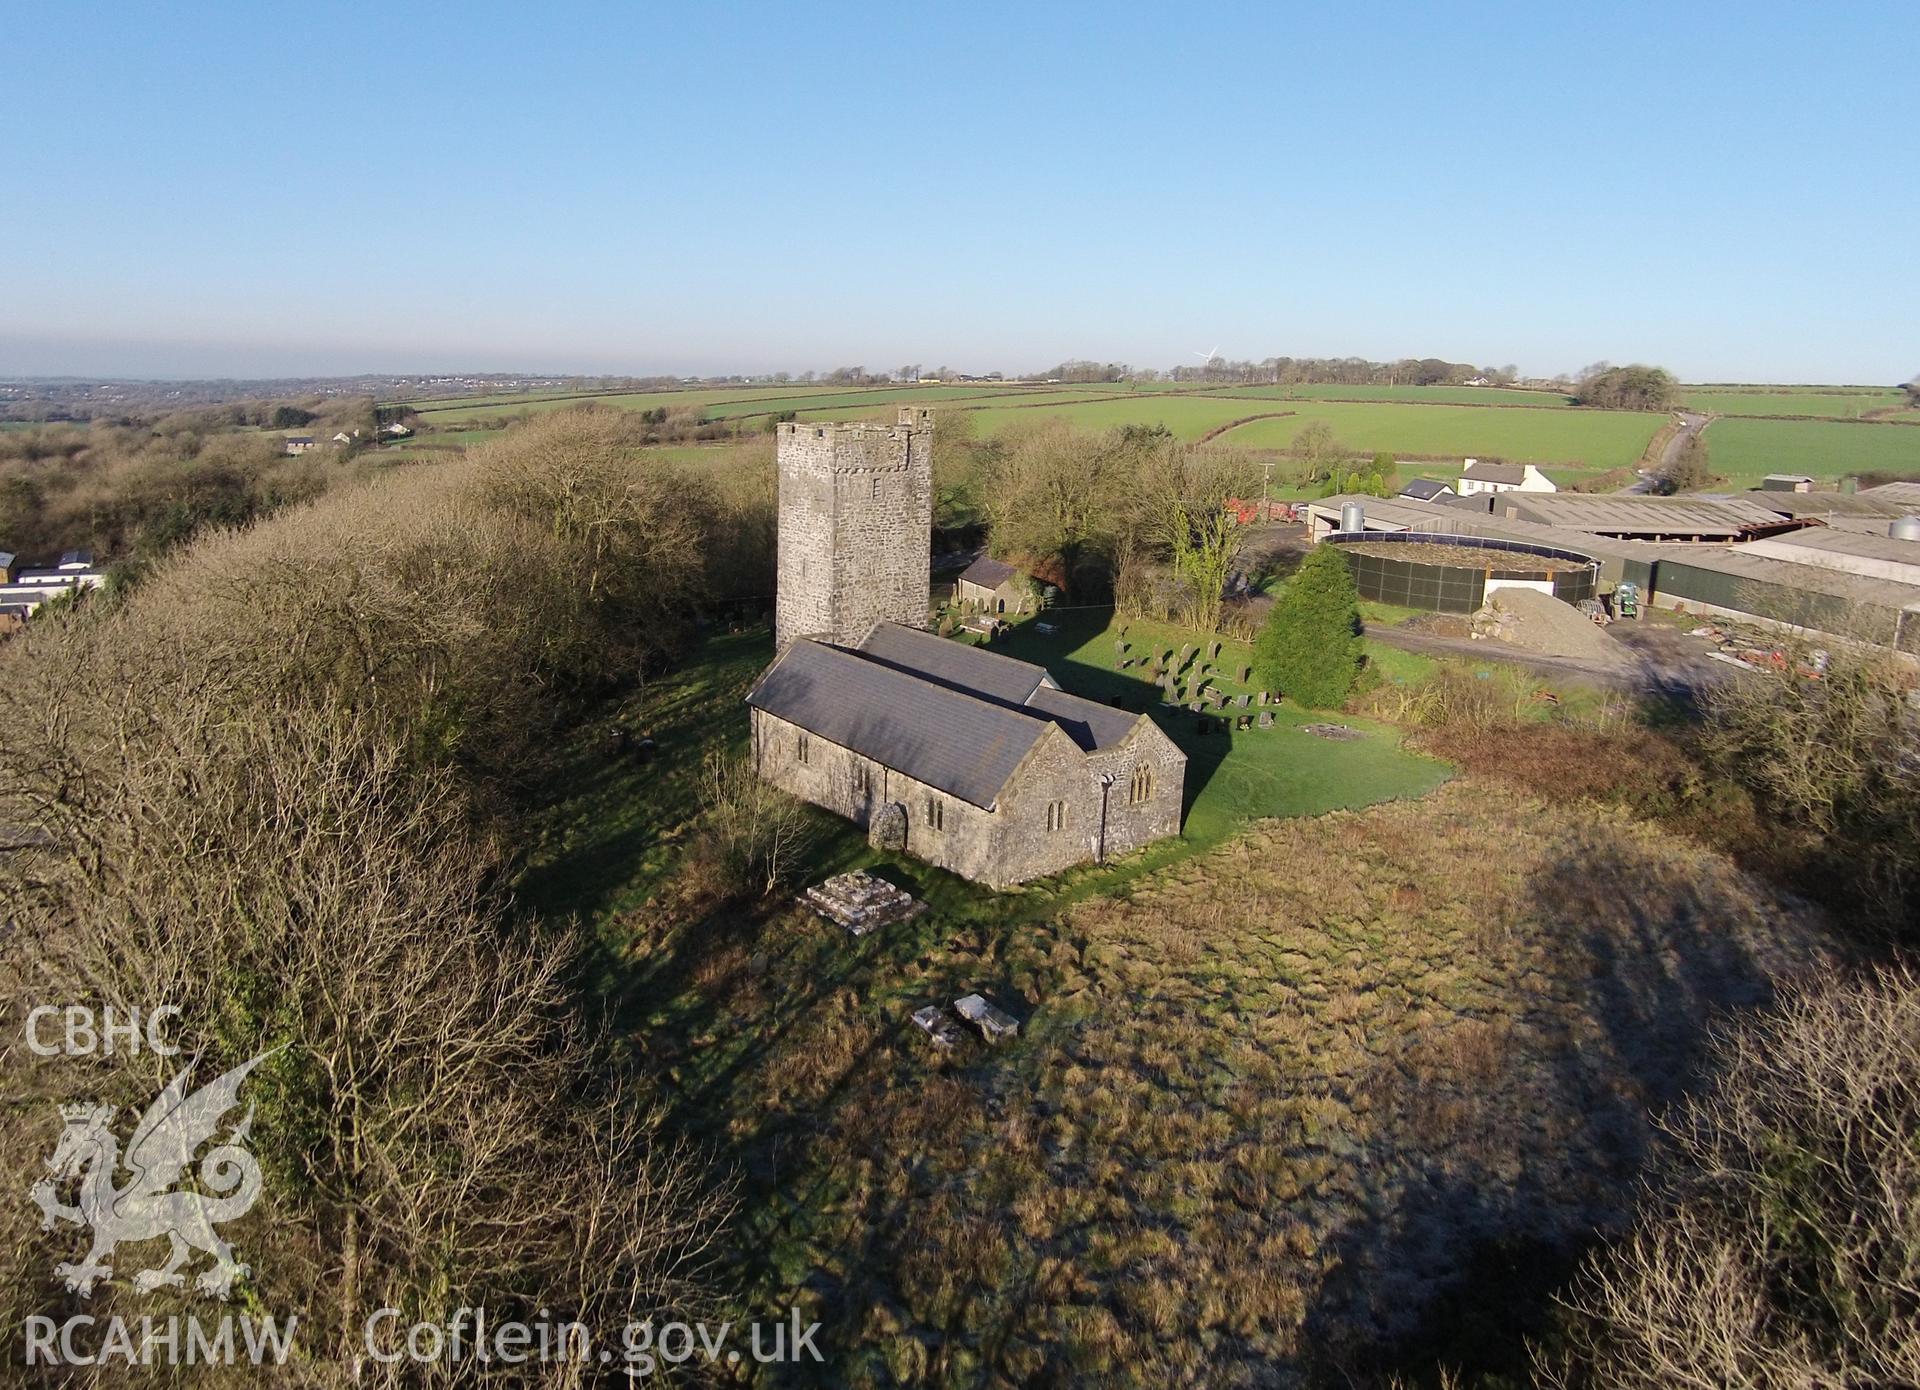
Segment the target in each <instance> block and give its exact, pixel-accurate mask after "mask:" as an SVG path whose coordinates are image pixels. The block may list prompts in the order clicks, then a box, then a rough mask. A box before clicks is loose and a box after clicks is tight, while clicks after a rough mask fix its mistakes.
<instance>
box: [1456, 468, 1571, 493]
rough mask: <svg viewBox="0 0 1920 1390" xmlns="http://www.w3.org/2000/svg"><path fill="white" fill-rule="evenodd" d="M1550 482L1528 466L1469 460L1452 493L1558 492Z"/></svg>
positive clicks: (1538, 471)
mask: <svg viewBox="0 0 1920 1390" xmlns="http://www.w3.org/2000/svg"><path fill="white" fill-rule="evenodd" d="M1559 490H1560V489H1559V488H1558V487H1556V486H1555V485H1554V481H1553V479H1551V478H1549V477H1548V476H1547V475H1546V474H1544V473H1542V472H1541V471H1540V470H1539V469H1538V468H1535V467H1534V466H1533V465H1532V464H1530V463H1482V462H1481V461H1480V460H1479V459H1468V460H1467V466H1466V469H1465V471H1463V472H1462V473H1461V474H1460V481H1459V483H1458V484H1457V486H1456V488H1455V491H1457V492H1458V493H1459V494H1460V495H1461V496H1462V497H1471V496H1473V495H1474V494H1475V493H1477V492H1558V491H1559Z"/></svg>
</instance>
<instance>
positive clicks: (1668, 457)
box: [1620, 410, 1707, 497]
mask: <svg viewBox="0 0 1920 1390" xmlns="http://www.w3.org/2000/svg"><path fill="white" fill-rule="evenodd" d="M1673 413H1674V414H1675V415H1678V416H1679V417H1680V429H1679V431H1678V432H1677V433H1676V434H1675V435H1674V436H1673V438H1672V439H1669V440H1668V441H1667V447H1666V448H1664V449H1662V450H1661V451H1660V462H1659V463H1658V464H1657V465H1655V467H1654V470H1653V471H1652V472H1651V473H1642V474H1641V475H1640V476H1639V477H1637V478H1635V479H1634V480H1633V481H1632V482H1630V483H1628V484H1627V485H1626V486H1625V487H1623V488H1621V489H1620V493H1621V495H1623V496H1633V497H1644V496H1646V495H1647V494H1649V493H1651V492H1652V491H1653V489H1654V486H1655V485H1656V484H1657V483H1658V482H1659V481H1660V475H1661V474H1662V473H1665V472H1666V471H1667V469H1668V468H1669V467H1670V466H1671V465H1672V463H1673V461H1674V460H1675V459H1677V458H1679V457H1680V451H1681V450H1682V449H1684V448H1686V447H1687V441H1688V440H1689V439H1692V438H1693V437H1694V436H1695V435H1696V434H1698V433H1700V431H1701V430H1703V429H1705V428H1706V427H1707V417H1706V416H1704V415H1695V414H1694V413H1693V412H1692V411H1690V410H1676V411H1674V412H1673Z"/></svg>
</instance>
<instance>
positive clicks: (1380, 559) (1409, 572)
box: [1323, 531, 1600, 613]
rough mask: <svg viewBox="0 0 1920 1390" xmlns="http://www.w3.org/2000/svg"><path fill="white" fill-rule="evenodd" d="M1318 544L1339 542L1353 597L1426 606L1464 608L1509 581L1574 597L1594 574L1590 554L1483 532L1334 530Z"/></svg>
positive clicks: (1589, 591) (1590, 589)
mask: <svg viewBox="0 0 1920 1390" xmlns="http://www.w3.org/2000/svg"><path fill="white" fill-rule="evenodd" d="M1323 544H1327V545H1336V546H1339V547H1340V551H1341V553H1342V554H1344V555H1345V556H1346V557H1347V568H1348V569H1350V570H1351V571H1352V572H1353V582H1354V586H1355V587H1356V588H1357V589H1359V591H1360V597H1361V598H1364V599H1372V600H1373V601H1374V602H1376V603H1391V604H1394V605H1396V606H1398V607H1401V608H1423V609H1426V610H1427V611H1429V612H1433V613H1471V612H1473V611H1475V610H1476V609H1478V608H1479V607H1480V606H1481V605H1482V604H1483V603H1485V602H1486V601H1487V594H1488V593H1489V592H1491V591H1494V590H1498V589H1502V588H1514V587H1517V588H1528V589H1538V590H1540V591H1541V592H1542V593H1550V594H1552V595H1553V596H1554V597H1555V598H1557V599H1562V600H1564V601H1565V602H1567V603H1579V602H1580V601H1581V600H1582V599H1590V598H1592V597H1593V596H1594V594H1595V592H1596V589H1597V587H1598V582H1599V575H1600V562H1599V561H1597V560H1595V559H1594V558H1593V557H1592V556H1591V555H1582V554H1580V553H1579V552H1577V551H1573V550H1560V549H1556V548H1555V547H1553V546H1550V545H1532V544H1529V543H1528V542H1526V541H1506V540H1498V539H1495V538H1493V537H1491V536H1451V535H1446V534H1443V533H1440V532H1428V531H1336V532H1334V534H1332V535H1331V536H1328V537H1327V539H1326V540H1325V542H1323Z"/></svg>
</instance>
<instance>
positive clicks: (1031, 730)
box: [747, 623, 1145, 809]
mask: <svg viewBox="0 0 1920 1390" xmlns="http://www.w3.org/2000/svg"><path fill="white" fill-rule="evenodd" d="M747 703H748V704H749V705H751V706H752V707H754V708H755V709H761V710H765V711H766V712H767V713H768V714H771V715H774V716H776V717H778V718H780V719H784V720H786V721H787V722H788V723H790V724H797V725H799V726H800V727H801V728H803V729H805V730H807V731H808V732H809V733H813V734H818V735H819V736H820V737H821V738H823V739H826V740H827V741H828V742H831V743H837V744H839V745H841V746H842V747H845V748H851V749H852V750H853V751H854V752H856V753H858V754H860V755H861V756H862V757H866V758H871V759H873V760H874V761H875V762H877V763H883V764H885V765H886V766H887V767H890V768H893V769H894V770H896V771H898V772H904V773H905V774H906V775H907V776H909V777H912V778H915V779H916V780H918V781H921V782H925V783H927V784H928V785H929V786H934V787H938V788H939V789H940V790H942V791H944V792H950V793H952V794H953V795H955V796H957V797H960V798H961V799H962V800H965V801H970V802H972V803H973V804H974V805H975V806H979V807H981V808H983V809H990V808H991V807H992V806H993V804H994V802H995V801H996V800H998V799H999V796H1000V792H1001V789H1002V788H1003V787H1005V786H1006V783H1007V779H1008V778H1009V777H1011V776H1012V775H1013V770H1014V769H1015V768H1016V767H1018V766H1019V765H1020V760H1021V759H1022V758H1024V757H1025V756H1026V755H1027V752H1028V750H1029V749H1031V748H1032V747H1033V745H1034V744H1035V743H1036V742H1037V741H1038V740H1039V739H1040V737H1041V735H1043V734H1044V733H1045V732H1046V730H1047V726H1048V725H1049V724H1053V725H1057V726H1058V727H1059V728H1060V729H1061V731H1062V732H1064V733H1065V734H1066V735H1067V736H1068V737H1069V738H1071V739H1072V740H1073V741H1074V742H1075V743H1076V744H1077V745H1079V747H1080V748H1081V750H1082V751H1083V752H1089V753H1090V752H1093V751H1094V750H1096V749H1099V748H1108V747H1111V746H1112V745H1114V744H1116V743H1118V742H1120V740H1122V739H1124V738H1125V737H1126V736H1127V735H1128V734H1129V733H1131V732H1132V731H1133V729H1134V727H1135V726H1136V724H1138V722H1139V721H1140V720H1141V719H1142V718H1144V717H1145V716H1143V715H1140V714H1134V713H1129V712H1128V711H1126V710H1121V709H1115V708H1113V707H1112V706H1111V705H1103V704H1100V703H1099V702H1098V701H1094V700H1086V699H1082V698H1081V697H1080V696H1078V695H1070V694H1068V693H1067V692H1066V691H1064V690H1061V689H1060V688H1059V687H1058V686H1056V685H1055V684H1054V683H1053V681H1052V679H1051V677H1049V676H1048V675H1047V672H1046V668H1045V667H1042V666H1036V665H1034V664H1033V663H1032V662H1030V661H1018V660H1015V659H1014V658H1013V657H1009V656H1002V655H1001V654H1000V653H998V652H988V651H982V650H981V649H980V648H978V647H969V646H967V645H965V644H963V643H960V642H953V641H949V640H948V639H946V638H944V637H938V636H935V635H934V634H932V633H930V632H921V631H919V630H918V629H915V628H910V627H902V626H901V625H899V624H897V623H876V624H875V625H874V628H873V630H872V631H871V632H869V633H868V634H867V636H866V638H865V639H864V640H863V641H862V642H861V644H860V645H859V647H857V648H854V649H846V648H841V647H833V646H829V645H827V644H825V643H822V642H816V641H813V640H811V639H808V638H801V639H799V640H798V641H796V642H794V643H793V645H792V646H790V647H789V648H787V651H786V654H785V655H783V656H782V657H780V658H779V659H778V660H777V661H775V662H774V663H773V665H772V666H771V667H769V668H768V669H767V671H766V673H765V674H764V675H762V676H761V677H760V681H759V684H757V685H755V686H754V688H753V690H752V691H751V692H750V693H749V694H748V695H747Z"/></svg>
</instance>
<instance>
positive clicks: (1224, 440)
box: [415, 382, 1920, 487]
mask: <svg viewBox="0 0 1920 1390" xmlns="http://www.w3.org/2000/svg"><path fill="white" fill-rule="evenodd" d="M581 399H582V398H581V397H580V396H578V395H564V394H558V393H544V394H533V395H526V396H494V397H478V398H474V399H472V400H445V401H438V402H432V401H429V402H420V403H417V404H416V406H415V409H416V410H418V411H420V412H421V414H422V416H423V420H424V423H425V424H426V425H427V426H428V427H429V429H428V431H427V432H426V433H424V434H423V437H422V438H421V439H420V440H418V441H416V443H415V447H418V446H419V445H422V444H464V443H473V442H476V441H484V440H485V439H487V438H489V437H490V436H489V434H488V433H487V432H485V431H477V430H474V429H473V428H471V427H472V426H473V425H475V424H478V423H480V422H483V421H486V420H489V419H500V418H503V417H505V416H509V415H514V414H519V413H523V412H532V411H544V410H554V409H559V408H562V407H564V406H568V405H571V404H575V403H577V402H578V401H580V400H581ZM588 399H591V400H593V401H595V402H597V403H599V404H603V405H608V406H614V407H618V408H623V409H635V410H645V409H653V408H657V407H661V406H665V407H667V408H669V409H673V408H692V409H699V410H702V411H704V412H706V413H707V414H708V415H709V416H710V417H711V418H714V419H735V420H738V421H740V423H741V425H742V428H743V429H752V428H753V427H754V425H755V423H756V421H757V420H758V419H760V418H761V417H764V416H766V415H767V414H769V413H772V412H784V411H794V412H796V413H797V415H798V416H799V418H801V419H803V420H837V419H846V420H862V419H864V420H890V419H891V418H892V416H893V411H894V410H895V408H896V407H898V406H900V405H903V404H907V403H909V402H916V403H917V402H925V403H931V404H933V405H936V406H945V407H947V408H949V409H954V410H961V411H965V412H967V414H968V415H969V417H970V418H971V419H972V421H973V423H974V425H975V429H976V432H977V433H978V434H980V435H983V436H984V435H989V434H993V433H997V432H999V431H1002V430H1005V429H1008V428H1012V427H1020V426H1029V425H1035V424H1039V423H1042V422H1046V421H1051V420H1060V421H1065V422H1067V423H1069V424H1071V425H1073V426H1074V427H1075V428H1078V429H1085V430H1104V429H1113V428H1117V427H1118V426H1121V425H1130V424H1138V425H1164V426H1165V427H1166V428H1167V429H1169V430H1171V431H1172V432H1173V434H1174V435H1175V436H1176V437H1177V438H1180V439H1184V440H1197V439H1200V438H1202V437H1203V436H1207V435H1209V434H1211V433H1213V432H1214V431H1224V432H1223V433H1221V434H1219V435H1218V436H1217V442H1218V443H1220V444H1221V445H1224V446H1228V447H1234V448H1244V449H1285V448H1287V447H1289V446H1290V445H1291V444H1292V442H1293V439H1294V437H1295V436H1296V435H1298V434H1299V432H1300V431H1301V430H1302V429H1304V428H1306V427H1307V426H1308V425H1309V424H1312V423H1314V422H1316V421H1324V422H1325V423H1326V424H1327V425H1329V426H1330V427H1331V428H1332V429H1333V432H1334V436H1335V438H1337V439H1338V440H1339V441H1340V442H1341V443H1342V444H1344V445H1345V446H1346V447H1347V448H1348V449H1349V450H1350V451H1351V452H1352V453H1353V454H1354V455H1356V456H1364V455H1367V454H1371V453H1374V452H1376V451H1379V450H1386V451H1389V452H1391V453H1395V454H1398V455H1400V456H1402V457H1405V458H1410V459H1413V458H1421V457H1424V458H1428V459H1439V460H1443V461H1450V460H1454V459H1459V458H1465V457H1483V458H1502V459H1509V460H1514V461H1526V462H1532V463H1537V464H1541V465H1543V466H1545V467H1548V468H1549V469H1550V476H1552V477H1553V479H1554V481H1555V482H1556V483H1558V484H1560V485H1561V486H1562V487H1567V486H1571V485H1573V484H1574V483H1577V482H1579V481H1581V480H1582V479H1585V478H1589V477H1592V476H1594V475H1595V474H1596V473H1599V472H1602V471H1605V470H1609V469H1616V468H1629V467H1632V466H1634V465H1635V464H1637V463H1638V462H1639V461H1640V458H1641V456H1642V454H1643V452H1644V451H1645V449H1646V446H1647V444H1648V441H1649V440H1651V439H1652V437H1653V435H1654V433H1655V432H1656V431H1657V430H1658V429H1659V428H1660V426H1661V425H1662V424H1663V423H1664V422H1665V420H1666V417H1665V416H1664V415H1660V414H1657V413H1651V412H1646V413H1642V412H1634V411H1599V410H1576V409H1569V408H1567V407H1566V402H1565V398H1564V397H1561V396H1558V395H1555V394H1553V393H1549V392H1535V391H1521V390H1513V389H1502V388H1497V387H1485V388H1481V387H1464V386H1455V387H1420V386H1401V387H1378V386H1374V387H1368V386H1241V387H1230V386H1223V387H1198V386H1194V385H1191V384H1187V385H1183V386H1179V387H1174V386H1172V385H1170V384H1168V383H1156V384H1154V385H1153V386H1152V387H1151V388H1143V389H1132V388H1129V387H1127V386H1125V385H1112V384H1095V385H1074V384H1064V383H1063V384H1059V385H1053V386H1006V385H999V384H995V383H987V382H971V383H966V384H955V385H950V386H902V387H829V386H786V387H751V388H730V389H729V388H713V389H698V390H685V391H658V392H629V393H624V394H619V395H607V396H595V397H590V398H588ZM1902 399H1903V397H1902V396H1901V394H1900V393H1899V392H1895V391H1890V390H1885V389H1882V388H1877V387H1808V388H1791V389H1789V388H1757V387H1755V388H1745V387H1708V388H1697V389H1694V390H1691V391H1689V392H1688V393H1687V394H1686V396H1685V400H1686V403H1687V405H1688V406H1690V407H1692V408H1695V409H1700V410H1709V411H1713V412H1716V413H1719V414H1721V415H1723V416H1725V417H1727V418H1723V419H1721V420H1719V421H1718V422H1717V423H1716V424H1715V425H1714V426H1713V428H1712V430H1711V431H1710V432H1709V433H1708V436H1707V444H1708V450H1709V455H1710V458H1711V466H1712V468H1713V471H1714V472H1715V473H1716V474H1719V475H1721V476H1722V477H1724V478H1726V479H1727V480H1728V483H1730V484H1731V485H1733V486H1737V487H1749V486H1753V485H1755V484H1757V483H1758V481H1759V479H1760V478H1761V476H1763V475H1764V474H1767V473H1773V472H1796V473H1808V474H1811V475H1813V476H1814V477H1818V478H1835V477H1839V476H1842V475H1844V474H1847V473H1852V472H1858V471H1861V470H1864V469H1892V470H1908V471H1920V426H1914V425H1905V424H1897V423H1890V424H1875V423H1866V424H1847V423H1840V422H1839V421H1838V420H1835V421H1825V420H1812V421H1800V420H1784V419H1771V420H1770V419H1765V418H1741V417H1742V416H1766V415H1776V416H1777V415H1800V414H1823V413H1824V414H1830V415H1835V416H1851V415H1853V414H1855V413H1857V412H1864V411H1868V410H1881V409H1886V408H1888V407H1891V406H1895V405H1898V404H1899V403H1900V401H1901V400H1902ZM1249 417H1266V418H1249ZM1235 421H1244V422H1245V423H1242V424H1239V425H1237V426H1236V425H1235V424H1234V422H1235ZM1230 426H1231V427H1232V428H1228V427H1230ZM1724 485H1726V484H1722V486H1724Z"/></svg>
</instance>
